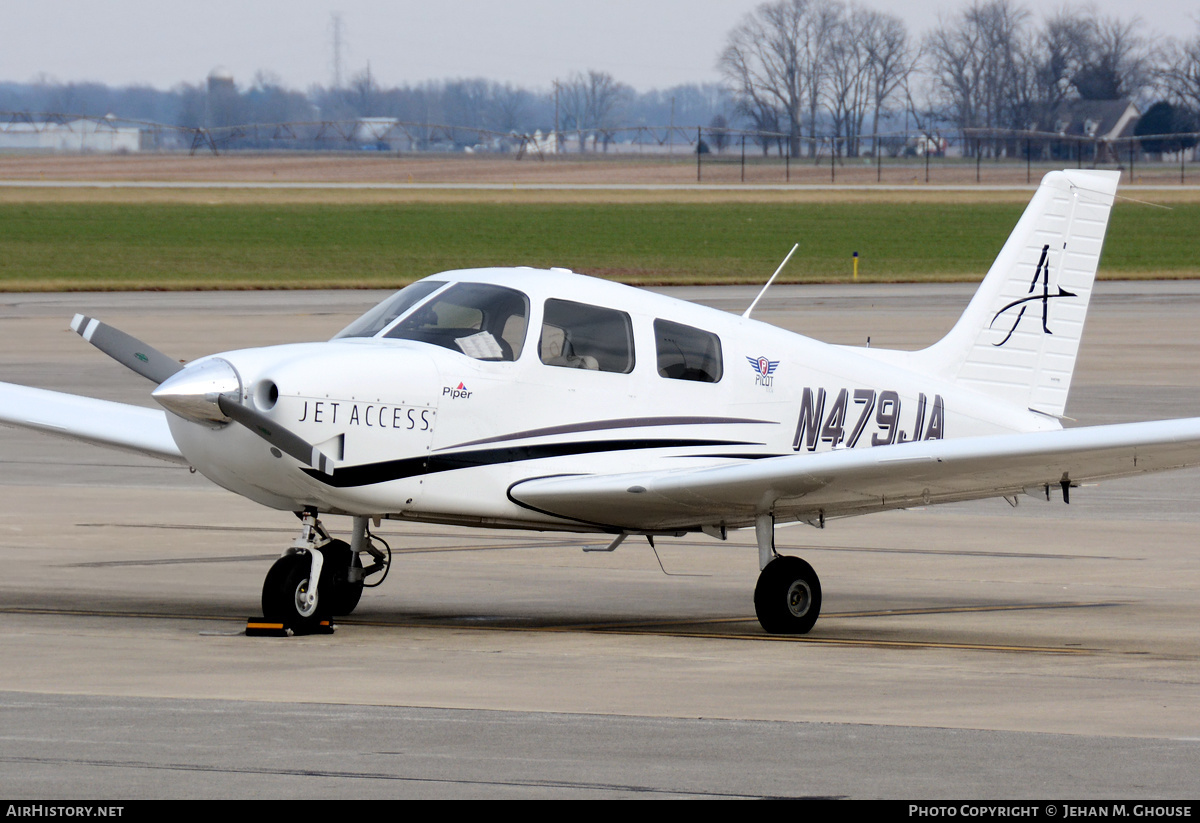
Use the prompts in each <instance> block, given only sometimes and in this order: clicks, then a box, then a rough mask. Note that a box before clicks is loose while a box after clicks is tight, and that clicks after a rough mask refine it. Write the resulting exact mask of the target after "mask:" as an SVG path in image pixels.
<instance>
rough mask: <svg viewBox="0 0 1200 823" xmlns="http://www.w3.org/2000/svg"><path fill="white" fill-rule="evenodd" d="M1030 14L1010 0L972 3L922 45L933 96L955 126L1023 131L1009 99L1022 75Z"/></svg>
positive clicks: (1014, 107) (934, 31) (1014, 96)
mask: <svg viewBox="0 0 1200 823" xmlns="http://www.w3.org/2000/svg"><path fill="white" fill-rule="evenodd" d="M1028 20H1029V12H1028V11H1026V10H1025V9H1023V8H1021V7H1019V6H1017V5H1015V4H1014V3H1013V2H1012V0H987V2H981V0H976V2H975V3H974V5H972V6H971V7H970V8H968V9H966V10H965V11H963V12H962V13H961V14H959V15H957V16H956V17H955V18H953V19H952V20H950V21H948V22H947V21H943V22H942V23H941V24H940V25H939V26H938V27H937V28H936V29H934V30H933V31H932V32H930V34H929V35H928V37H927V38H926V41H925V50H926V54H927V55H928V59H929V63H930V71H931V74H932V76H931V80H932V82H933V87H934V94H935V97H938V98H939V99H940V100H941V102H942V103H943V104H944V105H945V106H946V116H947V117H948V118H949V119H950V120H951V121H952V122H954V123H955V124H956V125H957V126H958V127H959V128H963V129H966V128H1011V127H1017V128H1024V127H1025V126H1026V125H1027V124H1025V123H1016V122H1014V118H1015V117H1017V116H1018V112H1017V107H1016V106H1015V105H1014V101H1015V100H1017V99H1018V98H1019V89H1020V82H1021V78H1022V76H1023V74H1024V72H1023V65H1024V62H1023V60H1022V55H1021V50H1020V44H1021V43H1022V42H1025V41H1026V40H1028V39H1029V34H1028Z"/></svg>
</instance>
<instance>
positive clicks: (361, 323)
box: [333, 280, 446, 340]
mask: <svg viewBox="0 0 1200 823" xmlns="http://www.w3.org/2000/svg"><path fill="white" fill-rule="evenodd" d="M444 285H446V284H445V283H441V282H438V281H436V280H418V281H417V282H416V283H410V284H409V285H407V286H405V287H404V288H402V289H401V290H400V291H398V292H396V293H395V294H393V295H392V296H391V297H389V298H388V299H387V300H384V301H383V302H382V303H380V304H378V305H377V306H375V308H373V309H371V310H370V311H368V312H367V313H366V314H364V315H363V316H362V317H360V318H358V319H357V320H355V321H354V322H353V323H351V324H350V325H349V326H347V327H346V328H344V329H342V330H341V331H340V332H338V333H337V334H335V335H334V336H333V339H334V340H337V339H338V338H340V337H374V336H375V335H377V334H379V333H380V332H381V331H383V330H384V329H386V328H387V327H388V324H390V323H391V322H392V321H393V320H395V319H396V318H397V317H399V316H400V315H402V314H404V313H405V312H406V311H408V310H409V309H411V308H412V307H413V306H415V305H417V303H418V302H420V301H421V300H423V299H425V298H426V297H428V296H429V295H431V294H433V293H434V292H435V291H437V290H438V289H440V288H441V287H442V286H444Z"/></svg>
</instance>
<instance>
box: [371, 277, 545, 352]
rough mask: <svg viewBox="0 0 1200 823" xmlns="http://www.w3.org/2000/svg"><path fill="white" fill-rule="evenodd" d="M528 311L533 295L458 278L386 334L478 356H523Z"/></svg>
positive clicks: (385, 335)
mask: <svg viewBox="0 0 1200 823" xmlns="http://www.w3.org/2000/svg"><path fill="white" fill-rule="evenodd" d="M397 296H399V295H397ZM528 317H529V298H528V297H526V296H525V295H524V294H522V293H521V292H519V291H516V290H515V289H509V288H505V287H504V286H494V285H490V284H487V283H455V284H454V285H452V286H451V287H450V288H448V289H445V290H444V291H441V292H438V293H437V294H435V295H434V296H433V297H431V298H430V299H429V300H427V301H426V302H425V303H423V304H421V305H420V306H418V307H417V308H416V309H414V310H413V311H411V312H410V313H409V314H408V315H407V316H404V317H402V319H401V320H400V322H399V323H396V325H394V326H393V327H392V328H391V329H389V330H388V331H387V332H386V333H385V334H384V335H383V336H384V337H390V338H394V339H398V340H419V341H421V342H423V343H432V344H434V345H435V346H441V347H443V348H446V349H450V350H451V351H457V352H461V353H463V354H465V355H467V356H468V357H473V358H475V359H476V360H502V361H512V360H516V359H517V358H518V357H520V356H521V349H522V348H523V346H524V344H525V330H526V326H527V324H528Z"/></svg>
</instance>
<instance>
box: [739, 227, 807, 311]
mask: <svg viewBox="0 0 1200 823" xmlns="http://www.w3.org/2000/svg"><path fill="white" fill-rule="evenodd" d="M798 248H800V244H799V243H797V244H796V245H794V246H792V250H791V251H790V252H788V253H787V257H785V258H783V262H782V263H780V264H779V268H777V269H775V273H774V274H772V275H771V279H770V280H768V281H767V285H765V286H763V287H762V291H760V292H759V293H758V297H756V298H754V302H753V303H751V304H750V308H748V309H746V311H745V312H744V313H743V314H742V317H749V316H750V312H752V311H754V307H755V306H757V305H758V301H759V300H762V296H763V295H764V294H766V293H767V289H769V288H771V284H772V283H774V282H775V278H776V277H778V276H779V273H780V272H781V271H783V267H784V266H786V265H787V261H789V260H791V259H792V255H793V254H795V253H796V249H798Z"/></svg>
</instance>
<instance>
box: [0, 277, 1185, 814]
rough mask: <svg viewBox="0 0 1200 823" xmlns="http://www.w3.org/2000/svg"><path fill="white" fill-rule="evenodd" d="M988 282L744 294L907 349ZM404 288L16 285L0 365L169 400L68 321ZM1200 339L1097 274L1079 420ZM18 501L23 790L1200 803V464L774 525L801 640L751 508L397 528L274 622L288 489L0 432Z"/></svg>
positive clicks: (74, 387) (847, 337) (13, 653)
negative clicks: (1056, 490) (367, 574)
mask: <svg viewBox="0 0 1200 823" xmlns="http://www.w3.org/2000/svg"><path fill="white" fill-rule="evenodd" d="M669 291H670V293H672V294H674V295H676V296H679V297H683V298H685V299H691V300H697V301H700V302H705V303H708V304H711V305H716V306H718V307H720V308H724V309H728V310H731V311H738V312H740V311H741V310H743V309H744V307H745V306H746V305H748V303H749V302H750V300H751V299H752V298H753V295H754V292H755V290H754V289H739V288H727V289H711V288H709V289H705V288H687V289H676V290H669ZM972 291H973V287H971V286H960V285H955V286H945V285H928V286H925V285H920V286H859V287H852V286H850V287H847V286H839V287H830V286H813V287H778V288H774V289H772V291H771V292H770V293H769V295H768V297H767V298H766V299H765V301H764V302H763V303H762V304H760V309H759V310H757V311H756V317H758V318H759V319H763V320H768V321H770V322H773V323H776V324H779V325H782V326H785V327H788V328H792V329H795V330H797V331H800V332H802V333H805V334H809V335H811V336H814V337H817V338H819V339H824V340H828V341H831V342H837V343H848V344H855V345H861V344H862V343H864V342H865V341H866V339H867V337H868V336H870V338H871V342H872V345H875V346H886V347H899V348H915V347H918V346H922V345H926V344H928V343H931V342H933V341H934V340H936V339H937V338H938V337H939V336H940V335H941V334H943V333H944V332H945V331H946V330H947V329H949V327H950V326H951V325H952V324H953V322H954V320H955V319H956V317H957V315H958V313H959V312H960V311H961V310H962V308H963V307H964V306H965V305H966V302H967V300H968V299H969V297H970V295H971V293H972ZM381 296H382V294H381V293H378V292H292V293H280V292H265V293H264V292H242V293H193V294H162V293H143V294H66V295H60V294H55V295H0V380H3V381H8V382H14V383H24V384H27V385H34V386H41V387H45V388H51V389H57V390H62V391H71V392H76V393H79V394H86V395H90V396H94V397H103V398H106V399H113V400H120V401H123V402H135V403H144V404H145V405H151V404H152V401H150V399H149V389H150V388H151V385H150V384H149V383H148V382H146V381H144V380H142V379H141V378H139V377H137V376H136V375H133V374H132V373H130V372H128V371H126V370H125V369H123V368H122V367H121V366H119V365H118V364H116V363H114V362H112V361H110V360H109V359H108V358H106V357H105V356H104V355H102V354H100V353H99V352H97V351H95V350H94V349H92V348H91V347H90V346H88V345H87V344H86V343H84V342H83V341H82V340H80V339H79V338H78V337H77V336H76V335H74V334H73V333H71V332H69V331H68V330H67V324H68V322H69V320H70V317H71V315H72V314H73V313H74V312H76V311H85V312H86V313H88V314H92V315H95V316H98V317H100V318H102V319H104V320H106V321H108V322H110V323H112V324H114V325H116V326H117V327H119V328H122V329H124V330H126V331H128V332H130V333H131V334H134V335H135V336H138V337H140V338H141V339H143V340H146V341H147V342H149V343H151V344H152V345H155V346H156V347H158V348H160V349H162V350H164V351H166V352H168V353H171V354H172V355H175V356H178V357H180V358H183V359H191V358H194V357H197V356H200V355H203V354H207V353H210V352H213V351H219V350H224V349H233V348H241V347H244V346H257V345H265V344H270V343H278V342H290V341H296V340H313V339H323V338H328V337H329V336H331V335H332V334H333V333H335V332H336V331H337V330H338V329H339V328H340V327H341V326H343V325H345V324H346V323H348V322H349V321H350V320H351V319H352V318H353V317H354V316H356V315H357V314H358V313H360V312H361V311H363V310H365V309H366V308H367V307H369V306H370V305H371V304H372V303H373V302H375V301H376V300H377V299H379V298H380V297H381ZM1198 349H1200V284H1194V283H1174V282H1162V283H1101V284H1100V285H1099V287H1098V288H1097V293H1096V295H1095V297H1094V298H1093V304H1092V309H1091V312H1090V314H1089V320H1088V328H1087V331H1086V332H1085V334H1084V340H1083V346H1082V353H1081V357H1080V361H1079V365H1078V368H1077V370H1076V377H1075V384H1074V388H1073V391H1072V394H1071V401H1070V403H1069V405H1068V409H1067V413H1068V414H1069V415H1071V416H1072V417H1074V418H1076V419H1077V420H1078V423H1079V424H1081V425H1089V424H1100V423H1110V422H1122V421H1128V420H1144V419H1157V418H1167V417H1182V416H1191V415H1195V414H1197V409H1198V407H1200V402H1198V401H1200V370H1198V369H1197V368H1196V363H1197V362H1198V358H1197V355H1198V353H1200V352H1198ZM0 500H2V501H3V502H2V503H0V558H2V559H3V561H4V562H3V569H4V573H3V575H2V576H0V615H2V616H3V619H2V621H0V660H2V661H3V665H2V666H0V718H3V721H2V723H0V763H2V764H3V766H2V767H0V797H5V798H26V799H43V800H45V799H51V798H53V799H66V798H93V799H101V798H112V799H130V798H139V797H274V798H289V797H645V796H659V797H712V796H721V797H763V796H788V797H791V796H796V797H898V798H931V799H932V798H963V797H967V798H1035V799H1037V798H1042V799H1048V798H1087V797H1104V798H1130V799H1132V798H1194V797H1196V796H1197V795H1198V794H1200V571H1198V568H1200V562H1198V561H1197V558H1196V548H1195V542H1196V541H1195V536H1196V532H1197V526H1198V524H1200V472H1197V471H1185V472H1177V473H1166V474H1161V475H1156V476H1152V477H1147V478H1140V479H1135V480H1126V481H1119V482H1112V483H1107V484H1103V485H1099V486H1095V487H1085V488H1080V489H1076V490H1075V491H1074V492H1073V494H1072V500H1071V505H1070V506H1064V505H1063V504H1062V503H1061V501H1058V500H1057V499H1056V501H1055V502H1052V503H1045V502H1038V501H1036V500H1034V499H1033V498H1022V500H1021V502H1020V505H1019V506H1018V507H1017V508H1015V509H1014V508H1011V507H1010V506H1009V505H1008V504H1007V503H1005V502H1004V501H1003V500H997V501H984V502H979V503H972V504H962V505H954V506H944V507H935V508H931V509H928V510H918V511H905V512H896V513H889V514H882V515H873V516H870V517H863V518H856V519H851V520H845V521H836V522H833V523H830V524H829V527H828V528H826V529H825V530H820V531H819V530H815V529H812V528H809V527H805V526H797V527H793V528H786V529H782V530H780V532H779V540H778V543H779V546H780V550H781V551H782V552H784V553H794V554H800V555H802V556H804V557H805V558H806V559H807V560H809V562H811V563H812V564H813V565H814V566H815V567H816V569H817V571H818V573H819V574H820V575H821V579H822V583H823V587H824V590H825V604H824V609H823V615H822V618H821V620H820V622H819V623H818V625H817V628H816V630H815V631H814V632H813V633H812V634H811V635H808V636H806V637H802V638H780V637H770V636H768V635H765V634H764V633H763V632H762V631H761V630H760V628H759V627H758V624H757V621H756V620H755V618H754V608H753V602H752V594H753V589H754V582H755V578H756V576H757V573H758V568H757V553H756V550H755V548H754V541H753V536H752V535H750V534H736V535H732V536H731V539H730V541H729V542H727V543H721V542H718V541H715V540H712V539H709V538H707V537H687V538H681V539H674V540H671V539H668V540H660V541H657V544H658V550H657V556H656V554H655V553H654V552H653V551H652V550H651V549H650V547H649V546H648V545H647V544H646V543H645V542H644V541H638V540H630V541H628V542H627V543H626V544H625V545H623V546H622V547H621V548H620V549H619V550H618V551H616V552H614V553H612V554H587V553H584V552H583V551H581V549H582V548H583V547H584V546H588V545H599V544H600V543H603V542H605V541H604V540H603V538H590V537H587V536H579V535H555V534H540V533H531V534H525V533H521V532H486V531H474V530H455V529H448V528H439V527H431V526H409V525H401V524H395V523H391V524H389V523H385V524H384V525H383V527H382V528H381V529H380V533H381V534H382V536H383V537H384V538H385V539H387V540H388V542H389V543H390V544H391V546H392V548H393V550H394V551H395V553H396V557H395V562H394V565H393V570H392V573H391V576H390V577H389V579H388V580H387V581H385V583H384V584H383V585H382V586H381V587H379V588H377V589H370V590H368V591H367V592H366V593H365V594H364V597H363V601H362V604H361V606H360V607H359V609H358V610H357V611H356V612H355V614H354V615H353V616H352V617H351V618H347V619H345V620H344V621H342V622H341V624H340V625H339V628H338V631H337V632H336V633H335V634H334V635H332V636H327V637H305V638H290V639H251V638H246V637H245V636H244V635H243V634H242V633H241V629H242V627H243V625H244V621H245V619H246V617H248V616H251V615H253V614H256V613H257V609H258V601H259V593H260V589H261V585H262V578H263V576H264V575H265V573H266V570H267V569H268V567H269V566H270V564H271V562H272V561H273V560H274V558H275V557H276V556H277V555H278V554H279V552H280V551H281V550H282V549H283V548H284V547H285V546H286V545H287V544H288V543H289V542H290V540H291V539H292V537H293V536H294V535H295V533H296V531H297V527H296V523H295V520H294V518H293V517H292V516H291V515H289V514H286V513H279V512H274V511H270V510H267V509H263V508H261V507H258V506H256V505H253V504H251V503H248V502H246V501H243V500H241V499H239V498H237V497H235V496H233V495H231V494H229V493H228V492H225V491H223V490H221V489H218V488H216V487H213V486H212V485H210V484H208V482H207V481H205V480H204V479H203V478H201V477H199V476H198V475H193V474H190V473H189V472H188V471H187V469H185V468H180V467H176V466H171V465H165V464H160V463H157V462H155V461H153V460H149V459H141V458H137V457H130V456H127V455H123V454H120V453H117V452H109V451H105V450H103V449H99V448H94V447H89V446H84V445H80V444H75V443H73V442H71V441H67V440H61V439H56V438H52V437H47V436H42V435H37V434H32V433H27V432H19V431H15V430H10V429H0ZM328 525H329V526H330V527H331V528H333V529H335V530H337V529H344V528H345V524H343V523H339V522H338V519H337V518H333V519H331V520H330V522H329V523H328Z"/></svg>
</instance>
